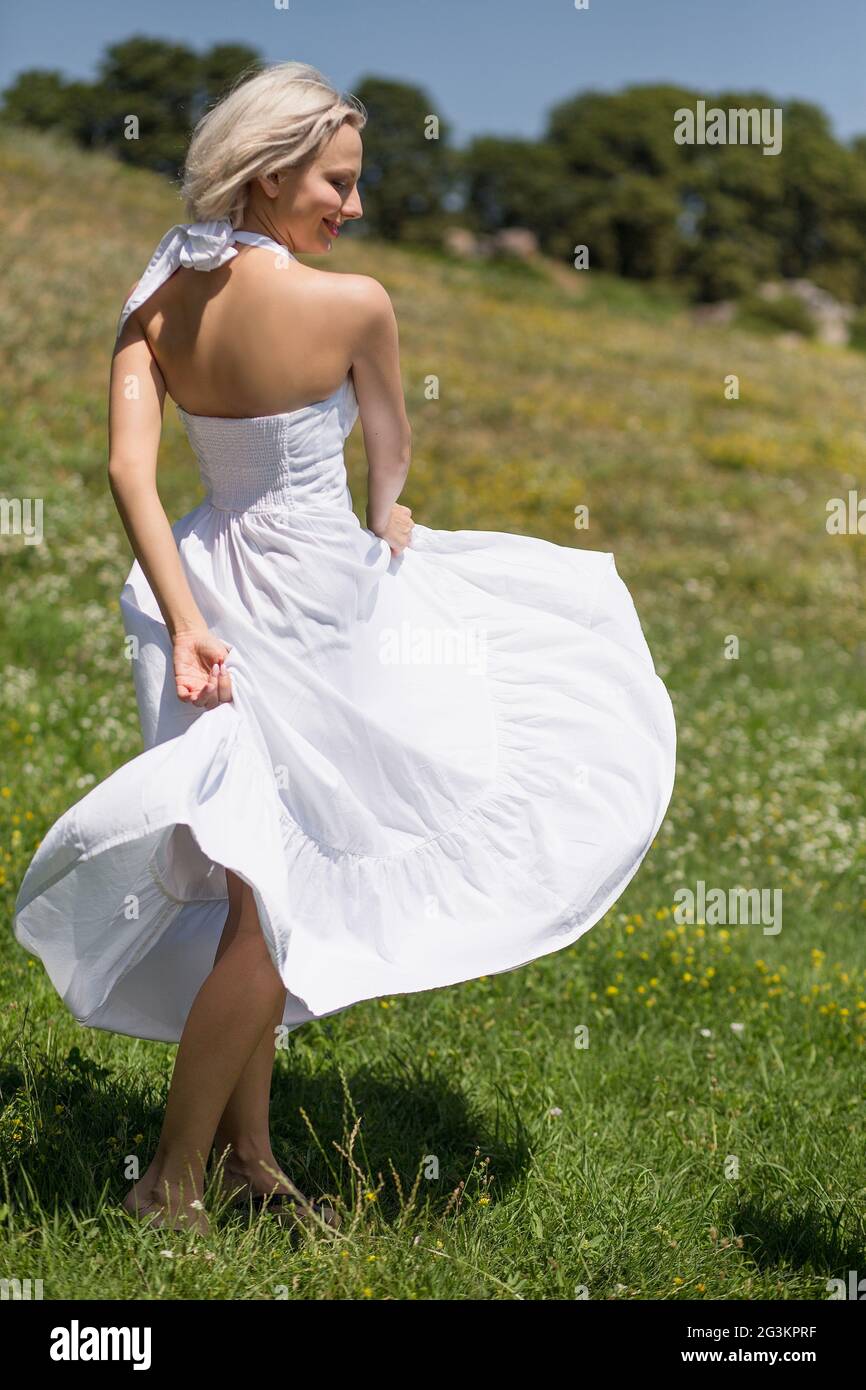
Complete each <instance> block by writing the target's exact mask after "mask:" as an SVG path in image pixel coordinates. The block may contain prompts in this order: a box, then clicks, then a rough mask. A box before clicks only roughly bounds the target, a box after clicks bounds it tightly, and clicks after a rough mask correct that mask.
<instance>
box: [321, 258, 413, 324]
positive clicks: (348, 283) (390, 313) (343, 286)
mask: <svg viewBox="0 0 866 1390" xmlns="http://www.w3.org/2000/svg"><path fill="white" fill-rule="evenodd" d="M310 288H311V292H312V293H313V294H316V295H319V296H321V300H322V303H323V305H325V306H326V307H327V308H328V309H329V310H331V311H333V312H335V313H339V315H340V316H341V317H342V318H343V320H344V321H345V322H352V323H355V324H357V325H359V326H364V327H370V326H372V325H374V324H377V323H380V324H381V323H386V322H390V321H392V320H393V318H394V307H393V305H392V303H391V298H390V295H389V294H388V291H387V290H386V289H385V286H384V285H381V284H380V283H379V281H378V280H374V278H373V276H372V275H349V274H344V273H342V272H340V271H330V270H324V271H316V272H315V279H314V280H313V281H311V282H310Z"/></svg>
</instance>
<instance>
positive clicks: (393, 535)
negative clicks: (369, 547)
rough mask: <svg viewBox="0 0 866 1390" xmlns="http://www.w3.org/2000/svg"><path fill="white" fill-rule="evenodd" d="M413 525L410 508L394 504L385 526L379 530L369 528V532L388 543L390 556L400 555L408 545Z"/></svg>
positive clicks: (373, 527)
mask: <svg viewBox="0 0 866 1390" xmlns="http://www.w3.org/2000/svg"><path fill="white" fill-rule="evenodd" d="M414 525H415V523H414V521H413V520H412V510H411V508H410V507H401V506H400V503H399V502H395V503H394V505H393V507H392V508H391V514H390V516H389V517H388V520H387V522H386V524H385V525H384V526H383V527H381V528H378V527H376V526H371V527H370V530H371V531H372V532H373V535H374V536H380V537H381V539H382V540H383V541H387V542H388V544H389V545H390V547H391V554H392V555H400V554H402V552H403V551H404V550H405V549H406V546H407V545H408V544H409V541H410V539H411V536H412V527H413V526H414Z"/></svg>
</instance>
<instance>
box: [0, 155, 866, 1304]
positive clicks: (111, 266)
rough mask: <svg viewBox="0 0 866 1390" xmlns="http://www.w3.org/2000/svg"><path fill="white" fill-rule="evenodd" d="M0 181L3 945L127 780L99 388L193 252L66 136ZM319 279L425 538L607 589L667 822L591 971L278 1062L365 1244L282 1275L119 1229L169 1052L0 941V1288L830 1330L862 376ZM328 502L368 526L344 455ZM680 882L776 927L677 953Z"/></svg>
mask: <svg viewBox="0 0 866 1390" xmlns="http://www.w3.org/2000/svg"><path fill="white" fill-rule="evenodd" d="M0 169H2V173H3V175H4V180H5V182H6V185H7V187H8V190H9V191H8V194H7V197H6V198H5V199H4V201H3V204H2V206H0V226H2V230H3V236H4V244H5V250H6V271H7V273H6V276H5V278H4V288H3V292H2V293H3V299H2V303H0V336H2V340H3V343H4V349H5V351H4V360H5V366H4V367H3V369H2V373H0V445H2V447H0V457H2V460H3V462H2V465H0V468H2V472H0V495H2V496H5V497H33V496H38V497H41V498H43V499H44V509H45V540H44V542H43V543H42V544H40V545H25V544H24V543H23V539H22V537H21V536H17V535H3V536H0V565H2V570H3V576H4V590H3V592H4V604H3V609H2V613H0V622H2V641H3V650H4V655H5V662H4V678H3V682H2V685H0V727H2V730H3V734H4V748H5V771H4V773H3V775H2V786H0V879H2V880H3V885H2V887H0V895H2V903H3V908H4V920H5V921H6V923H7V924H8V923H9V922H11V913H12V906H13V903H14V899H15V894H16V892H17V887H18V884H19V883H20V879H21V876H22V875H23V872H24V870H25V868H26V865H27V863H28V862H29V859H30V857H31V855H32V853H33V851H34V849H35V847H36V845H37V843H38V842H39V840H40V838H41V836H42V835H43V834H44V832H45V830H46V829H47V827H48V826H49V825H50V824H51V823H52V822H53V821H54V820H55V819H56V818H57V816H59V815H60V814H61V812H62V811H64V810H65V809H66V808H67V806H69V805H70V804H71V803H72V802H73V801H74V800H77V799H78V798H79V797H80V796H81V795H82V794H83V792H84V791H85V790H86V789H87V788H88V787H89V786H91V785H93V784H94V783H95V782H97V781H99V780H101V779H102V778H104V777H105V776H107V775H108V773H109V772H111V771H112V770H113V769H114V768H115V767H117V766H119V765H120V764H121V763H123V762H125V761H127V760H128V759H129V758H131V757H133V756H134V755H135V754H136V753H137V752H138V751H139V749H140V746H141V745H140V739H139V731H138V720H137V714H136V707H135V700H134V695H133V689H132V683H131V681H130V679H129V668H128V664H127V662H126V660H125V659H124V651H123V630H122V625H121V620H120V614H119V609H118V607H117V595H118V593H119V591H120V587H121V585H122V582H123V579H124V577H125V574H126V571H127V569H128V566H129V564H130V562H131V556H130V553H129V549H128V546H127V543H126V539H125V537H124V534H123V530H122V527H121V524H120V520H119V518H118V517H117V515H116V513H115V511H114V508H113V504H112V502H111V498H110V494H109V492H108V488H107V481H106V454H105V447H106V446H105V438H106V429H105V427H106V387H107V378H108V363H109V358H110V353H111V347H112V342H113V333H114V326H115V322H116V317H117V314H118V312H119V308H120V304H121V302H122V299H123V295H124V293H125V292H126V290H127V288H128V287H129V285H130V283H131V282H132V281H133V280H134V278H135V277H136V275H137V274H138V273H139V271H140V269H141V267H142V266H143V265H144V264H145V263H146V260H147V258H148V257H149V255H150V253H151V251H152V249H153V247H154V245H155V244H156V242H157V240H158V239H159V237H160V236H161V235H162V233H163V232H164V231H165V230H166V228H167V227H168V226H169V225H170V224H171V223H172V222H174V221H178V220H181V218H182V212H181V209H180V206H179V204H177V203H176V202H175V201H174V199H173V196H172V192H171V190H170V189H169V188H168V187H167V186H166V184H164V183H163V182H161V181H160V180H159V179H157V178H155V177H153V176H150V175H147V174H144V173H141V172H138V171H134V170H131V169H128V168H124V167H122V166H118V165H116V164H114V163H112V162H111V161H109V160H106V159H103V158H97V157H93V156H88V155H86V154H83V153H81V152H78V151H76V150H74V149H72V148H71V147H69V148H67V147H64V146H63V145H60V144H58V143H56V142H54V141H51V140H48V139H46V138H40V137H37V136H31V135H23V134H16V135H15V136H14V137H10V136H9V135H8V134H6V135H3V136H2V137H0ZM334 268H335V269H338V270H340V269H342V270H352V271H360V272H363V273H368V274H373V275H375V276H376V277H377V278H380V279H381V280H382V281H383V283H384V284H385V285H386V287H387V288H388V290H389V291H390V293H391V295H392V297H393V300H394V303H395V306H396V310H397V314H398V319H399V322H400V329H401V347H402V361H403V374H404V382H405V386H406V396H407V403H408V408H409V412H410V416H411V418H412V421H413V428H414V437H415V461H414V465H413V470H412V474H411V477H410V481H409V484H408V487H407V490H406V492H405V494H404V499H403V500H405V501H406V502H408V504H409V505H410V506H411V507H412V508H413V512H414V514H415V517H416V520H419V521H423V522H424V523H425V524H426V525H429V526H433V527H441V528H462V527H469V528H477V529H483V530H505V531H518V532H524V533H528V534H534V535H539V536H544V537H546V538H547V539H549V540H552V541H556V542H558V543H560V544H564V545H569V544H579V545H585V546H588V547H590V548H593V549H598V550H612V551H614V552H615V554H616V558H617V567H618V569H619V571H620V573H621V574H622V575H623V577H624V578H625V580H626V582H627V583H628V585H629V587H630V589H631V592H632V594H633V595H634V598H635V602H636V604H637V606H638V611H639V612H640V614H641V618H642V620H643V623H644V628H645V631H646V634H647V638H648V640H649V642H650V646H651V648H652V650H653V653H654V656H655V658H656V665H657V669H658V670H659V673H660V674H661V675H662V677H663V678H664V680H665V681H666V683H667V685H668V688H669V689H670V691H671V695H672V698H673V701H674V705H675V708H676V712H677V721H678V730H679V767H678V777H677V785H676V789H675V792H674V798H673V802H672V804H671V808H670V811H669V813H668V817H667V819H666V821H665V823H664V825H663V826H662V829H661V831H660V833H659V836H658V839H657V842H656V845H655V847H654V849H653V850H652V852H651V853H650V855H649V856H648V858H647V860H646V861H645V863H644V865H643V867H642V868H641V870H640V872H639V873H638V875H637V876H636V878H635V879H634V880H633V882H632V883H631V884H630V885H629V888H628V890H627V892H626V893H625V894H624V895H623V897H622V898H621V899H620V901H619V902H618V903H617V904H616V906H615V907H614V909H613V910H612V911H611V912H610V913H609V914H608V916H607V917H606V918H605V919H604V921H603V922H602V923H600V924H598V925H597V926H596V927H595V928H594V929H593V930H592V931H591V932H589V933H588V934H587V935H586V936H585V937H584V938H582V939H581V941H579V942H578V943H577V944H576V945H575V946H574V947H571V948H569V949H567V950H565V951H563V952H560V953H558V954H556V955H554V956H549V957H547V958H545V959H543V960H541V961H537V962H535V963H534V964H532V965H529V966H526V967H524V968H523V969H521V970H519V971H516V972H509V973H506V974H503V975H498V976H494V977H491V978H486V979H481V980H476V981H473V982H471V983H468V984H465V985H462V986H458V987H455V988H452V989H447V990H438V991H432V992H429V993H427V994H418V995H404V996H397V997H394V998H387V999H381V1000H376V1001H368V1002H365V1003H363V1004H360V1005H357V1006H355V1007H354V1008H352V1009H350V1010H347V1011H346V1012H344V1013H343V1014H341V1015H337V1016H335V1017H333V1018H331V1019H327V1020H323V1021H321V1022H318V1023H314V1024H310V1025H307V1026H306V1027H304V1028H301V1029H299V1030H297V1031H296V1032H295V1033H292V1034H290V1035H289V1045H288V1047H287V1048H286V1050H285V1051H282V1052H280V1053H279V1054H278V1058H277V1068H276V1077H275V1085H274V1105H273V1113H274V1136H275V1147H276V1151H277V1153H278V1154H280V1155H281V1157H282V1158H283V1161H284V1163H285V1164H286V1166H287V1167H288V1169H289V1171H290V1172H291V1173H292V1175H293V1176H294V1178H295V1180H296V1181H297V1182H298V1183H299V1185H300V1186H301V1187H304V1188H305V1190H310V1191H312V1190H317V1191H328V1192H330V1193H332V1194H335V1195H337V1196H338V1198H339V1200H340V1202H341V1204H342V1206H343V1210H344V1213H345V1215H344V1226H343V1229H342V1231H341V1232H340V1234H339V1236H338V1237H337V1238H336V1239H335V1240H330V1239H327V1238H319V1237H317V1236H309V1237H305V1238H304V1240H303V1241H302V1243H301V1244H300V1245H299V1246H298V1247H297V1248H294V1247H292V1246H291V1245H290V1244H289V1243H288V1241H287V1237H286V1233H285V1232H284V1231H282V1230H281V1229H280V1228H279V1227H274V1226H272V1225H270V1224H269V1223H268V1222H267V1220H266V1219H264V1220H260V1221H259V1222H258V1223H256V1224H253V1225H249V1224H248V1223H247V1222H246V1221H245V1220H244V1218H243V1217H241V1216H238V1215H234V1216H229V1217H226V1218H224V1219H222V1220H219V1221H217V1222H215V1224H214V1228H213V1231H212V1234H211V1235H210V1236H209V1237H208V1238H207V1239H196V1238H194V1237H185V1236H173V1235H166V1234H165V1233H162V1234H161V1235H160V1234H157V1233H152V1234H150V1235H148V1234H147V1233H145V1232H143V1231H141V1230H140V1229H138V1228H137V1227H135V1226H134V1225H133V1224H132V1223H131V1222H130V1221H129V1220H128V1219H126V1218H125V1217H124V1216H122V1215H121V1214H119V1212H118V1210H117V1203H118V1202H119V1200H120V1198H121V1197H122V1195H123V1193H124V1192H125V1191H126V1190H127V1187H128V1185H129V1177H128V1174H129V1173H130V1172H131V1171H132V1166H133V1163H134V1161H138V1162H139V1163H140V1164H141V1166H142V1167H144V1166H145V1165H146V1163H147V1161H148V1159H149V1157H150V1154H151V1152H152V1149H153V1146H154V1144H155V1142H156V1138H157V1135H158V1132H159V1124H160V1117H161V1108H162V1106H163V1104H164V1099H165V1091H166V1087H167V1084H168V1080H169V1078H170V1074H171V1067H172V1064H173V1058H174V1048H172V1047H168V1046H165V1045H162V1044H157V1043H151V1042H145V1041H141V1040H137V1039H132V1038H126V1037H123V1036H119V1035H111V1034H107V1033H102V1032H99V1031H96V1030H87V1029H82V1028H80V1027H79V1026H78V1025H77V1024H76V1023H75V1021H74V1020H73V1019H72V1018H71V1016H69V1015H68V1014H67V1013H66V1011H65V1010H64V1008H63V1006H62V1004H61V1003H60V1001H59V1000H58V998H57V996H56V994H55V993H54V991H53V989H52V987H51V985H50V983H49V982H48V980H47V978H46V977H45V975H44V972H43V971H42V967H41V965H40V963H39V962H38V961H35V960H33V959H32V958H30V957H28V955H27V953H26V952H24V951H23V950H22V949H21V948H20V947H19V946H18V945H17V944H16V943H15V941H14V939H13V938H12V935H11V931H8V930H7V934H6V938H5V940H4V941H3V945H2V950H0V1276H2V1277H5V1278H16V1277H17V1278H20V1279H22V1280H23V1279H26V1278H30V1279H38V1278H41V1279H42V1280H43V1287H44V1296H45V1297H46V1298H48V1299H62V1298H110V1299H126V1298H149V1299H157V1298H184V1299H185V1298H190V1299H201V1298H206V1299H271V1298H291V1299H310V1298H315V1299H318V1298H322V1299H324V1298H327V1299H383V1298H384V1299H394V1298H399V1299H427V1298H430V1299H559V1298H561V1299H574V1298H581V1297H584V1296H588V1297H590V1298H592V1299H650V1300H668V1299H706V1300H714V1299H740V1300H747V1299H763V1298H766V1299H774V1300H783V1299H815V1298H823V1297H826V1296H827V1295H826V1281H827V1280H828V1279H829V1278H833V1277H841V1278H846V1277H847V1271H848V1270H849V1269H852V1268H853V1269H857V1270H859V1272H860V1274H861V1275H862V1273H863V1269H864V1221H863V1210H864V1200H863V1199H864V1179H863V1167H862V1135H863V1105H864V1100H863V1081H862V1077H863V1063H864V1056H866V1054H864V1041H866V974H864V964H866V962H864V942H863V932H862V912H863V907H864V905H866V903H864V899H866V853H864V846H866V834H864V830H866V816H864V806H863V790H862V782H863V777H862V744H863V736H864V727H866V714H864V709H863V699H862V692H863V684H864V674H866V604H864V601H863V600H864V593H863V576H864V561H863V544H864V542H863V538H862V537H858V536H855V535H850V536H830V535H828V533H827V531H826V527H825V519H826V506H827V502H828V500H829V499H830V498H832V497H836V496H845V495H846V494H847V492H848V490H849V489H850V488H856V487H857V486H858V483H859V484H860V485H861V486H862V480H863V477H864V464H866V429H864V425H863V418H864V417H863V406H864V389H866V362H864V359H863V357H862V355H860V354H858V353H856V352H853V351H846V350H843V349H837V348H828V347H823V346H819V345H816V344H812V343H802V344H799V345H795V346H791V345H790V344H786V343H785V340H784V339H783V340H781V342H780V340H779V339H778V338H768V337H767V336H766V335H757V336H753V335H751V334H749V333H746V332H744V331H743V330H742V329H741V328H740V329H737V328H731V329H721V328H718V327H712V328H711V327H707V326H702V327H695V326H694V325H693V324H692V322H691V320H690V318H689V317H688V314H687V312H686V310H685V309H684V308H682V307H681V306H679V305H678V303H677V301H676V300H675V298H674V297H673V296H671V295H666V294H665V293H664V292H663V291H648V290H643V289H642V288H641V287H639V286H635V285H629V286H622V285H618V284H617V283H616V282H613V281H606V280H604V279H602V278H600V277H598V278H597V277H594V276H593V278H592V279H591V280H586V279H584V281H579V280H577V279H576V278H575V277H576V276H577V272H571V271H568V272H567V274H566V275H563V273H562V269H561V268H555V267H554V268H550V269H549V273H546V274H545V273H541V274H533V275H531V276H521V275H516V274H513V273H510V272H509V271H507V270H505V269H503V268H502V267H479V266H474V265H465V264H461V263H459V262H455V261H452V260H451V259H450V258H448V257H446V256H438V255H429V254H426V255H425V254H419V253H417V252H412V251H408V250H404V249H399V248H392V247H383V246H381V245H378V244H374V243H373V242H363V241H352V240H351V239H346V240H345V241H341V243H340V244H339V246H338V247H337V248H336V250H335V256H334ZM569 277H571V278H569ZM732 375H733V376H735V377H736V378H737V379H738V382H739V396H738V398H736V399H726V395H725V382H726V378H728V377H730V376H732ZM437 390H438V396H437ZM428 397H432V398H428ZM348 462H349V468H350V481H351V486H352V492H353V496H354V498H355V503H356V507H357V508H358V510H359V515H362V511H361V499H363V495H364V468H363V457H362V452H361V444H360V431H359V430H356V432H355V434H354V435H353V437H352V439H351V440H350V441H349V450H348ZM160 489H161V495H162V498H163V501H164V504H165V506H166V510H167V511H168V513H169V515H170V517H172V518H174V517H176V516H179V515H181V514H182V513H183V512H184V511H186V510H188V509H189V508H190V507H191V506H193V505H194V504H195V503H196V501H197V500H198V498H199V496H200V491H199V488H198V483H197V479H196V474H195V465H194V460H193V457H192V454H191V452H190V450H189V448H188V446H187V445H186V443H185V441H184V439H183V435H182V432H181V429H180V426H179V422H178V420H177V418H176V416H175V414H174V412H173V411H172V409H171V408H169V409H168V410H167V412H166V427H165V434H164V450H163V455H162V461H161V467H160ZM579 504H586V505H588V507H589V515H590V525H589V529H588V530H587V531H575V528H574V512H575V507H576V506H577V505H579ZM731 639H736V643H737V644H738V655H736V656H735V658H734V659H729V658H728V656H726V651H727V652H730V650H731V648H733V647H734V646H735V644H734V643H733V642H732V640H731ZM701 880H703V881H704V882H705V883H707V884H708V885H712V886H720V887H722V888H724V889H728V888H731V887H734V886H736V885H739V884H742V885H746V886H752V887H759V888H767V889H771V890H781V891H782V893H783V902H784V915H783V929H782V930H781V931H780V932H779V933H778V934H776V935H770V934H765V933H764V932H763V931H762V930H761V928H760V927H759V926H737V925H726V926H725V925H722V926H719V925H714V924H712V923H711V922H700V921H697V922H694V923H683V922H678V921H677V920H676V919H675V917H674V915H673V907H674V903H675V896H674V895H675V894H676V893H677V892H678V891H679V890H681V889H682V888H683V887H694V885H695V884H696V883H697V882H698V881H701ZM583 1030H586V1031H585V1032H584V1031H583ZM584 1043H587V1044H588V1045H582V1044H584Z"/></svg>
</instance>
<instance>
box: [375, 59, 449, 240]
mask: <svg viewBox="0 0 866 1390" xmlns="http://www.w3.org/2000/svg"><path fill="white" fill-rule="evenodd" d="M354 93H355V95H356V96H357V97H358V99H359V100H360V101H361V102H362V103H363V105H364V106H365V108H366V110H367V116H368V120H367V124H366V126H365V127H364V131H363V141H364V157H363V168H362V173H361V199H362V203H363V205H364V215H365V218H366V220H367V223H368V225H369V228H370V230H371V231H375V232H376V233H377V234H378V235H379V236H381V237H384V238H385V239H386V240H389V241H400V240H402V241H427V240H433V239H438V235H439V233H440V232H441V228H442V225H443V223H444V222H445V220H446V214H445V210H444V201H445V198H446V196H447V194H448V192H449V191H450V189H451V187H452V184H453V181H454V178H455V175H456V169H457V165H456V161H455V158H454V156H453V153H452V151H451V149H450V147H449V138H450V126H449V125H448V123H447V122H446V121H445V120H444V118H443V117H440V116H438V114H437V112H436V109H435V104H434V102H433V100H432V98H431V97H429V96H428V95H427V94H426V93H425V92H424V91H422V90H421V89H420V88H419V87H413V86H410V85H409V84H408V83H405V82H392V81H390V80H388V79H386V78H381V77H367V78H364V79H363V80H362V81H361V83H360V84H359V85H358V86H357V87H355V89H354ZM431 137H432V138H431Z"/></svg>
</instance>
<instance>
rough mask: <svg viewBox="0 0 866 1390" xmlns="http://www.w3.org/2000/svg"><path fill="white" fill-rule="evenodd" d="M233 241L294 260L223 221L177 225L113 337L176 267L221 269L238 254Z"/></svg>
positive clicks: (268, 239)
mask: <svg viewBox="0 0 866 1390" xmlns="http://www.w3.org/2000/svg"><path fill="white" fill-rule="evenodd" d="M236 241H242V242H246V243H248V244H249V245H250V246H269V247H270V248H271V249H272V250H273V251H276V252H277V253H278V254H279V255H281V256H284V257H286V258H288V259H290V260H294V259H295V257H294V255H293V254H292V252H291V251H289V249H288V247H286V246H282V245H281V244H280V243H279V242H278V241H274V240H273V238H272V237H269V236H263V235H262V233H260V232H247V231H244V230H243V229H242V228H239V227H233V226H232V224H231V222H230V221H229V219H228V218H227V217H226V218H222V219H221V220H219V221H216V222H189V223H184V222H178V223H176V225H175V226H174V227H171V228H170V229H169V230H168V231H167V232H166V234H165V236H164V237H163V238H162V241H161V242H160V243H159V245H158V246H157V248H156V250H155V251H154V253H153V255H152V256H151V258H150V260H149V261H148V263H147V267H146V269H145V271H144V274H143V275H142V277H141V279H140V280H139V282H138V284H137V285H136V287H135V289H134V290H133V291H132V294H131V295H130V296H129V298H128V299H127V301H126V303H125V304H124V306H123V309H122V311H121V314H120V319H119V320H118V324H117V334H116V337H118V338H119V337H120V334H121V333H122V331H123V326H124V324H125V323H126V320H127V319H128V318H129V316H130V314H132V313H134V312H135V310H136V309H137V308H138V307H139V305H141V304H143V303H144V301H145V300H146V299H149V298H150V296H151V295H152V294H153V293H154V292H155V291H156V290H158V289H159V287H160V285H163V284H165V282H166V280H167V279H168V278H169V276H170V275H173V274H174V272H175V271H176V270H177V269H178V268H179V267H180V266H186V267H187V268H188V269H190V270H216V268H217V266H221V265H225V263H226V261H230V260H232V258H233V257H234V256H236V255H237V254H238V253H237V250H236V248H235V247H234V246H233V244H232V243H233V242H236Z"/></svg>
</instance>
